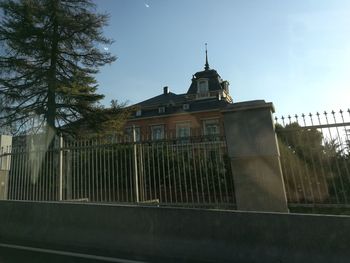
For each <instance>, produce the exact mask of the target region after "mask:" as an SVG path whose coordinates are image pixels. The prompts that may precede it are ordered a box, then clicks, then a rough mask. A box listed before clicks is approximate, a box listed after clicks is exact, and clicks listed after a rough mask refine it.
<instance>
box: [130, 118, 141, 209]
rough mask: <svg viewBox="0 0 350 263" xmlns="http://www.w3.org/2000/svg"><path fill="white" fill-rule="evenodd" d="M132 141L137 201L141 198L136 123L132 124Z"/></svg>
mask: <svg viewBox="0 0 350 263" xmlns="http://www.w3.org/2000/svg"><path fill="white" fill-rule="evenodd" d="M132 141H133V153H134V156H133V157H134V158H133V159H134V176H135V202H136V203H138V202H139V201H140V198H139V175H138V167H137V145H136V130H135V125H133V126H132Z"/></svg>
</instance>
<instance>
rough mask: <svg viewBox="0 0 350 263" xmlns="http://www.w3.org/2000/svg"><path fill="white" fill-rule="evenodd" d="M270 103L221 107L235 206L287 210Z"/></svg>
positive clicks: (262, 209) (260, 101) (257, 209)
mask: <svg viewBox="0 0 350 263" xmlns="http://www.w3.org/2000/svg"><path fill="white" fill-rule="evenodd" d="M272 112H274V107H273V104H272V103H266V102H265V101H263V100H259V101H247V102H241V103H234V104H232V105H230V107H228V108H227V109H226V110H224V111H223V115H224V126H225V134H226V140H227V147H228V153H229V156H230V159H231V166H232V173H233V179H234V186H235V195H236V202H237V209H239V210H246V211H271V212H272V211H274V212H288V206H287V198H286V193H285V188H284V182H283V177H282V169H281V164H280V155H279V149H278V143H277V138H276V133H275V127H274V123H273V118H272Z"/></svg>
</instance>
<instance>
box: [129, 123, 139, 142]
mask: <svg viewBox="0 0 350 263" xmlns="http://www.w3.org/2000/svg"><path fill="white" fill-rule="evenodd" d="M125 133H126V135H127V136H128V137H127V138H128V141H131V142H132V141H133V140H134V138H133V137H134V135H133V127H132V126H130V127H127V128H126V129H125ZM135 135H136V136H135V137H136V138H135V139H136V141H135V142H140V141H141V127H140V126H135Z"/></svg>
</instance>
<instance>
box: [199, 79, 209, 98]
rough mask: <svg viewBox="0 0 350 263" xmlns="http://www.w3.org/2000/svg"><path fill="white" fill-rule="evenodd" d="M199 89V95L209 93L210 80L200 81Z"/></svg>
mask: <svg viewBox="0 0 350 263" xmlns="http://www.w3.org/2000/svg"><path fill="white" fill-rule="evenodd" d="M197 88H198V93H199V94H205V93H208V91H209V87H208V80H207V79H199V80H198V82H197Z"/></svg>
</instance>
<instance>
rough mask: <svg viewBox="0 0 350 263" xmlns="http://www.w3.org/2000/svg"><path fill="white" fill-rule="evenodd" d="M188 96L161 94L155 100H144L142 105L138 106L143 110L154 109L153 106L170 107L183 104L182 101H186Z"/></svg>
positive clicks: (170, 93) (138, 104)
mask: <svg viewBox="0 0 350 263" xmlns="http://www.w3.org/2000/svg"><path fill="white" fill-rule="evenodd" d="M185 96H186V94H179V95H177V94H175V93H172V92H169V93H166V94H161V95H158V96H155V97H153V98H150V99H148V100H144V101H142V102H140V103H137V104H136V105H137V106H141V107H142V108H144V107H152V106H168V105H173V104H177V103H181V102H182V101H185V100H186V98H185Z"/></svg>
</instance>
